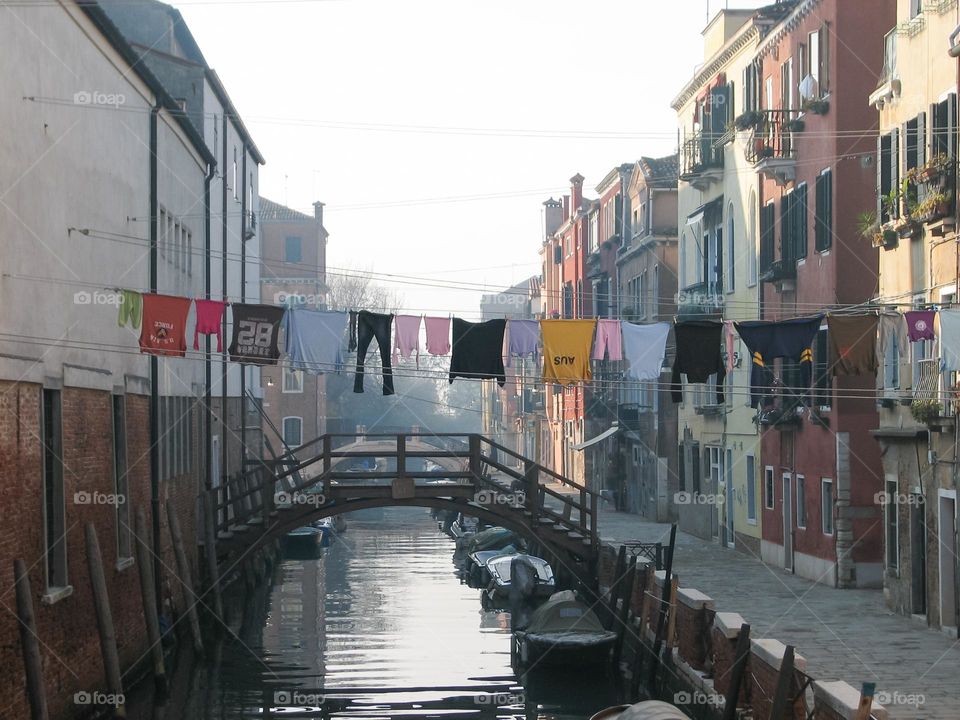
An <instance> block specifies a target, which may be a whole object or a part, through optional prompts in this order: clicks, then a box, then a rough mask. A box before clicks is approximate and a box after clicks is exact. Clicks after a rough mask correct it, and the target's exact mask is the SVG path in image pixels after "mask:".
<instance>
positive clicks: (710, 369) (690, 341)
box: [670, 320, 727, 403]
mask: <svg viewBox="0 0 960 720" xmlns="http://www.w3.org/2000/svg"><path fill="white" fill-rule="evenodd" d="M674 335H675V337H676V342H677V355H676V357H675V358H674V360H673V376H672V378H671V385H672V387H671V393H670V394H671V397H672V398H673V401H674V402H677V403H678V402H683V384H682V383H681V378H680V376H681V375H684V374H685V375H686V376H687V382H692V383H703V382H707V380H709V379H710V376H711V375H713V374H714V373H716V375H717V402H718V403H723V379H724V378H725V377H726V376H727V369H726V368H725V367H724V364H723V353H722V352H721V348H722V345H723V323H722V322H720V321H719V320H686V321H682V322H677V323H676V325H675V326H674Z"/></svg>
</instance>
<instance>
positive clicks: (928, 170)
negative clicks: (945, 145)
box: [917, 153, 953, 183]
mask: <svg viewBox="0 0 960 720" xmlns="http://www.w3.org/2000/svg"><path fill="white" fill-rule="evenodd" d="M952 169H953V161H952V160H951V159H950V158H949V157H948V156H947V155H946V154H944V153H937V154H936V155H934V156H933V157H932V158H930V159H929V160H927V162H925V163H924V164H923V167H921V168H919V169H918V171H917V180H918V181H919V182H927V183H929V182H933V181H934V180H938V179H939V178H941V177H942V176H944V175H946V174H948V173H949V172H950V171H951V170H952Z"/></svg>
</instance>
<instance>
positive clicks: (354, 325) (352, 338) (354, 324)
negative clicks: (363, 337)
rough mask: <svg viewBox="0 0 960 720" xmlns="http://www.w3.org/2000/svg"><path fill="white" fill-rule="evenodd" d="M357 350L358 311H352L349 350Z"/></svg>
mask: <svg viewBox="0 0 960 720" xmlns="http://www.w3.org/2000/svg"><path fill="white" fill-rule="evenodd" d="M356 349H357V311H356V310H351V311H350V344H349V345H348V346H347V350H349V351H350V352H353V351H354V350H356Z"/></svg>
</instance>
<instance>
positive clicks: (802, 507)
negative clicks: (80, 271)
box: [797, 475, 807, 530]
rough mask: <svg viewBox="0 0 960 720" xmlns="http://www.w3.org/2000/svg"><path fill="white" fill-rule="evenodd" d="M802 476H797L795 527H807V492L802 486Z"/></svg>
mask: <svg viewBox="0 0 960 720" xmlns="http://www.w3.org/2000/svg"><path fill="white" fill-rule="evenodd" d="M803 481H804V477H803V475H797V527H798V528H800V529H801V530H803V529H804V528H806V527H807V490H806V488H805V487H804V485H803Z"/></svg>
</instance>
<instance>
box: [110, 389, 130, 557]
mask: <svg viewBox="0 0 960 720" xmlns="http://www.w3.org/2000/svg"><path fill="white" fill-rule="evenodd" d="M113 487H114V494H115V495H116V499H117V502H116V505H115V507H116V517H117V560H124V559H126V558H130V557H133V549H132V547H131V541H130V540H131V530H130V527H131V525H130V503H129V502H128V500H129V497H130V492H129V482H128V481H127V411H126V402H125V398H124V396H123V395H114V396H113Z"/></svg>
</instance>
